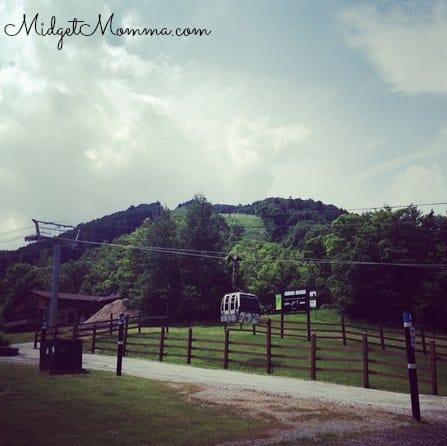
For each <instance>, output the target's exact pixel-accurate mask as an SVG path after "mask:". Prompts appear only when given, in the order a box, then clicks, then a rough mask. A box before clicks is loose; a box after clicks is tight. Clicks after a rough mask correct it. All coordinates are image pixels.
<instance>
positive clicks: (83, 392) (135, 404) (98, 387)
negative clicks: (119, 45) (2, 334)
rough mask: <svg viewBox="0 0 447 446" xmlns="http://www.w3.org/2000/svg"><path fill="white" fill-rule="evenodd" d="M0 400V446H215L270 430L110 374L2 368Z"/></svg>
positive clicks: (165, 387) (159, 388) (153, 385)
mask: <svg viewBox="0 0 447 446" xmlns="http://www.w3.org/2000/svg"><path fill="white" fill-rule="evenodd" d="M183 391H184V392H185V393H186V394H188V393H190V391H191V390H190V387H188V386H183ZM0 397H1V401H2V410H1V411H0V426H1V427H2V433H1V438H2V440H1V444H5V445H9V446H24V445H31V444H32V445H34V446H39V445H42V446H44V445H45V446H47V445H59V444H63V445H64V446H72V445H83V446H89V445H110V446H113V445H120V446H126V445H132V446H137V445H210V444H216V443H220V442H223V441H232V440H233V441H234V440H236V439H247V438H258V437H259V435H260V434H259V433H260V432H261V434H262V431H263V430H264V428H265V426H264V427H263V424H262V421H260V420H257V421H255V420H253V419H250V418H246V417H244V416H241V414H237V413H234V412H231V411H229V410H228V409H226V408H225V406H224V407H217V406H211V405H204V404H203V403H200V404H199V403H191V402H187V400H186V398H184V397H182V396H181V395H180V394H179V391H178V390H174V389H172V388H170V387H168V385H166V384H163V383H158V382H153V381H149V380H144V379H140V378H132V377H127V376H121V377H116V376H114V375H113V374H111V373H107V372H97V371H94V372H91V373H88V374H81V375H46V374H39V373H38V372H37V371H36V370H35V369H34V368H31V367H26V366H16V365H14V366H13V365H7V366H2V367H1V368H0Z"/></svg>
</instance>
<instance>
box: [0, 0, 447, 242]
mask: <svg viewBox="0 0 447 446" xmlns="http://www.w3.org/2000/svg"><path fill="white" fill-rule="evenodd" d="M68 3H69V2H57V1H55V0H53V1H52V0H47V1H26V0H22V1H12V0H11V1H9V0H3V1H0V141H1V144H0V154H1V157H0V196H1V203H2V206H1V209H0V249H10V248H13V247H15V246H17V244H20V243H21V241H22V240H23V234H22V232H21V230H22V228H25V227H27V226H29V225H30V222H31V218H38V219H43V220H51V221H59V222H65V223H71V224H77V223H80V222H83V221H87V220H90V219H93V218H97V217H99V216H102V215H104V214H108V213H112V212H115V211H118V210H122V209H125V208H127V207H129V206H130V205H132V204H134V205H135V204H139V203H142V202H153V201H156V200H159V201H161V202H162V203H163V204H166V205H167V206H169V207H170V208H173V207H175V206H176V205H177V204H178V203H179V202H182V201H185V200H188V199H190V198H191V197H192V196H193V195H194V194H195V193H203V194H204V195H205V196H206V197H207V198H208V200H209V201H211V202H214V203H217V202H220V203H222V202H224V203H233V204H237V203H248V202H252V201H255V200H259V199H262V198H265V197H267V196H283V197H289V196H292V197H300V198H313V199H315V200H321V201H323V202H326V203H333V204H335V205H337V206H340V207H343V208H348V209H350V208H363V207H371V206H382V205H384V204H389V205H400V204H408V203H433V202H445V201H447V200H446V198H447V176H446V173H445V171H446V169H445V168H446V166H447V151H446V149H445V145H446V142H447V125H446V124H447V101H446V94H447V2H445V1H442V2H441V1H433V2H431V1H424V2H421V1H413V2H412V1H408V2H400V1H377V2H372V1H370V2H364V3H362V2H359V1H329V0H327V1H322V0H316V1H298V0H297V1H273V0H268V1H267V0H263V1H255V0H238V1H235V0H234V1H233V0H214V1H198V0H197V1H164V2H161V1H126V2H124V1H117V0H115V1H107V0H103V1H95V0H94V1H82V0H81V1H78V2H76V4H74V3H73V2H70V4H68ZM35 13H39V19H40V20H39V21H41V22H44V23H49V21H50V19H51V16H53V15H54V16H55V17H56V20H57V24H58V25H59V26H66V25H67V20H72V19H73V18H74V17H76V18H78V19H79V20H84V21H85V22H88V23H92V24H93V23H95V21H96V20H97V18H98V14H101V15H102V16H104V17H107V16H109V15H110V14H111V13H114V20H115V23H116V26H128V27H134V28H136V27H151V28H162V27H168V28H169V27H172V28H176V27H179V26H184V27H185V26H187V27H206V28H208V29H210V30H212V34H211V35H210V36H207V37H201V38H199V37H189V38H177V37H174V38H172V37H147V36H146V37H144V36H139V37H138V36H136V37H127V38H118V37H113V36H111V35H109V34H106V35H105V36H100V35H95V36H92V37H90V38H87V37H81V36H73V37H66V38H65V39H64V45H63V49H62V50H61V51H58V50H57V40H58V38H57V37H52V36H47V37H41V36H37V35H35V34H34V33H30V35H29V36H26V35H24V34H23V33H21V34H20V35H18V36H15V37H10V36H7V35H6V33H5V28H4V27H5V25H7V24H9V23H13V24H17V25H18V24H19V23H20V22H21V20H22V18H23V14H26V15H27V17H28V18H29V20H31V18H32V17H33V16H34V14H35ZM434 209H435V211H437V212H440V213H445V211H446V207H445V206H444V207H443V206H436V207H435V208H434ZM424 210H428V209H427V208H424ZM11 231H17V232H11ZM23 231H24V233H25V232H26V230H23ZM13 239H14V240H13Z"/></svg>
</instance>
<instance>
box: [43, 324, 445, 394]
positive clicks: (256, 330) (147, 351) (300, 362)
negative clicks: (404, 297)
mask: <svg viewBox="0 0 447 446" xmlns="http://www.w3.org/2000/svg"><path fill="white" fill-rule="evenodd" d="M166 322H167V321H166V319H164V318H153V317H152V318H144V317H142V316H139V317H134V318H128V317H126V319H125V323H124V345H123V352H124V356H133V357H141V358H148V359H152V360H158V361H163V360H165V359H168V360H171V358H173V359H172V360H173V361H177V362H184V363H186V364H192V363H194V364H196V365H203V364H205V363H213V364H214V366H215V367H223V368H224V369H228V368H232V367H234V366H235V365H237V366H238V367H239V369H240V368H242V369H243V370H253V368H256V369H259V370H265V372H266V373H268V374H272V373H275V371H278V370H281V369H282V370H286V369H287V370H292V372H291V373H292V374H293V376H301V377H306V376H307V377H308V378H310V379H311V380H317V379H323V380H328V378H329V379H330V375H332V374H334V373H336V374H338V377H339V379H341V381H343V378H344V377H345V378H346V377H347V379H346V380H347V382H350V383H352V382H353V381H355V382H356V383H357V384H358V385H362V386H363V387H365V388H370V387H375V388H383V387H384V384H385V383H386V382H388V381H389V380H397V381H405V382H407V381H408V375H407V360H406V354H405V339H404V336H403V333H402V332H399V331H398V330H388V329H387V330H385V329H384V328H383V326H382V324H380V326H379V327H378V328H377V329H372V328H371V327H361V326H351V325H347V324H345V323H344V320H343V319H342V320H341V323H340V324H335V323H323V322H313V323H312V327H311V331H310V340H309V336H308V335H309V330H308V327H307V324H306V322H302V323H301V322H296V321H285V320H284V318H281V320H279V321H276V320H273V321H272V320H271V319H267V320H265V319H264V320H261V321H260V322H259V324H258V325H254V326H253V327H252V328H250V329H247V328H244V326H236V325H232V326H230V327H224V330H223V331H222V332H221V333H220V334H219V336H216V335H214V334H210V335H206V334H205V335H204V334H203V333H204V332H203V330H200V329H194V328H178V327H174V328H172V329H171V331H169V327H167V326H166ZM118 326H119V320H118V319H112V318H111V319H110V320H108V321H103V322H97V323H94V324H79V325H73V326H70V327H58V328H57V329H54V328H50V329H47V339H48V338H49V339H51V337H57V338H77V339H82V340H83V341H84V342H83V345H84V349H85V351H88V352H90V353H97V352H98V353H105V354H116V352H117V336H118ZM150 326H151V327H152V328H150V329H147V328H145V329H144V330H142V328H143V327H150ZM308 340H309V342H307V341H308ZM39 341H40V339H39V332H38V331H36V336H35V347H37V344H38V342H39ZM331 341H338V342H331ZM416 352H417V364H418V365H417V367H418V368H417V370H418V381H419V382H420V383H422V384H424V385H425V386H426V387H425V389H427V391H426V392H425V393H432V394H433V395H437V394H438V387H439V377H438V369H439V366H440V364H442V363H447V338H444V337H438V336H436V337H435V336H426V335H425V333H424V332H423V330H419V332H418V339H417V348H416ZM294 372H296V374H295V373H294ZM352 376H354V379H351V377H352ZM371 380H373V381H374V383H373V385H371ZM381 380H382V381H381ZM385 387H386V386H385Z"/></svg>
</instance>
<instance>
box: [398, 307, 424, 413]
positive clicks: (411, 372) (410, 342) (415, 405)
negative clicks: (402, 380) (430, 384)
mask: <svg viewBox="0 0 447 446" xmlns="http://www.w3.org/2000/svg"><path fill="white" fill-rule="evenodd" d="M402 316H403V322H404V330H405V346H406V350H407V362H408V364H407V367H408V381H409V384H410V395H411V412H412V415H413V418H414V419H415V420H417V421H421V407H420V404H419V388H418V378H417V371H416V353H415V345H416V329H415V328H414V326H413V320H412V317H411V313H408V312H404V313H403V314H402Z"/></svg>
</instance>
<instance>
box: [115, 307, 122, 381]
mask: <svg viewBox="0 0 447 446" xmlns="http://www.w3.org/2000/svg"><path fill="white" fill-rule="evenodd" d="M123 346H124V314H123V313H120V316H119V322H118V346H117V351H116V375H117V376H121V370H122V368H123Z"/></svg>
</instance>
